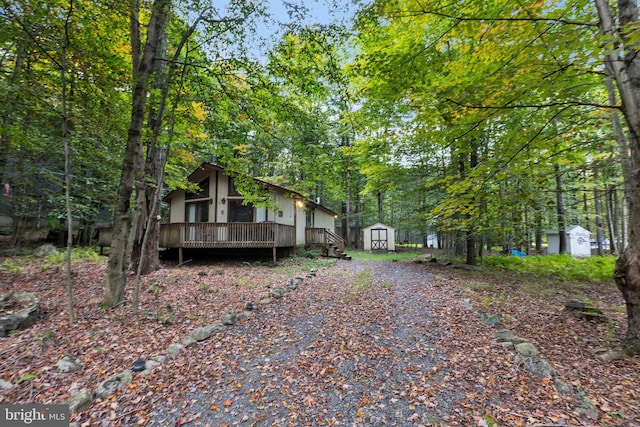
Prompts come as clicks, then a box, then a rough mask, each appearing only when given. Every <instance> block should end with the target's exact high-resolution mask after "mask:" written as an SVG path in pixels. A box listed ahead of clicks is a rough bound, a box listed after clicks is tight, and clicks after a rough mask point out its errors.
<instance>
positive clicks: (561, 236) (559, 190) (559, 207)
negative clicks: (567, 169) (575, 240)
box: [553, 164, 567, 254]
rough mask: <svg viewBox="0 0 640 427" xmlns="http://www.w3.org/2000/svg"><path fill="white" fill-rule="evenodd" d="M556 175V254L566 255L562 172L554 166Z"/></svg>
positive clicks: (558, 166)
mask: <svg viewBox="0 0 640 427" xmlns="http://www.w3.org/2000/svg"><path fill="white" fill-rule="evenodd" d="M553 168H554V170H555V175H556V213H557V216H558V240H559V248H558V253H561V254H565V253H567V224H566V223H565V209H564V188H563V185H562V172H561V171H560V165H558V164H556V165H554V167H553Z"/></svg>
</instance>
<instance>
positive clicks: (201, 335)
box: [185, 325, 218, 347]
mask: <svg viewBox="0 0 640 427" xmlns="http://www.w3.org/2000/svg"><path fill="white" fill-rule="evenodd" d="M217 326H218V325H207V326H200V327H199V328H196V329H194V330H193V332H191V337H192V338H193V339H194V340H196V341H204V340H206V339H207V338H209V337H210V336H211V334H212V333H213V331H215V330H216V329H217ZM185 347H188V346H185Z"/></svg>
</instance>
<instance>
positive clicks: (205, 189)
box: [184, 178, 209, 200]
mask: <svg viewBox="0 0 640 427" xmlns="http://www.w3.org/2000/svg"><path fill="white" fill-rule="evenodd" d="M198 187H200V189H199V190H198V191H195V192H191V191H187V193H186V194H185V196H184V197H185V199H187V200H189V199H203V198H205V197H209V178H207V179H205V180H204V181H200V182H199V183H198Z"/></svg>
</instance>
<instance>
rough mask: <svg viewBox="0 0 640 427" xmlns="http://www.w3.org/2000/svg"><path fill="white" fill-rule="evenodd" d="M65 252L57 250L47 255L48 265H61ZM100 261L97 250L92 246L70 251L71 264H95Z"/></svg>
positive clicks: (64, 259)
mask: <svg viewBox="0 0 640 427" xmlns="http://www.w3.org/2000/svg"><path fill="white" fill-rule="evenodd" d="M66 257H67V252H66V250H59V251H57V252H53V253H51V254H49V255H47V262H48V263H49V264H62V263H63V262H65V261H66ZM99 260H100V253H99V249H97V248H96V247H93V246H87V247H80V248H73V249H71V262H80V261H89V262H97V261H99Z"/></svg>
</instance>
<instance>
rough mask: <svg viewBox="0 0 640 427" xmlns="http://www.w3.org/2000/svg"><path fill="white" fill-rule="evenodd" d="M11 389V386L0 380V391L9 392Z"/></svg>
mask: <svg viewBox="0 0 640 427" xmlns="http://www.w3.org/2000/svg"><path fill="white" fill-rule="evenodd" d="M12 388H13V384H11V383H10V382H9V381H5V380H3V379H1V378H0V390H2V391H9V390H11V389H12Z"/></svg>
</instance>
